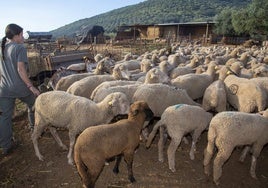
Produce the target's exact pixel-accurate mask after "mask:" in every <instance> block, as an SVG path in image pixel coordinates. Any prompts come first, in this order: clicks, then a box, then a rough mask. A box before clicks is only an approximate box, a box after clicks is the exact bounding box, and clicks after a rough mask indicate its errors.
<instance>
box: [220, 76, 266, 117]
mask: <svg viewBox="0 0 268 188" xmlns="http://www.w3.org/2000/svg"><path fill="white" fill-rule="evenodd" d="M224 83H225V86H226V93H227V101H228V103H229V104H230V105H232V106H233V107H234V108H235V109H237V110H238V111H241V112H254V111H262V110H264V109H265V107H266V100H267V96H266V93H265V92H264V91H263V89H261V87H260V86H259V85H258V84H256V83H254V82H253V81H251V80H249V79H246V78H240V77H238V76H236V75H228V76H227V77H226V78H225V80H224Z"/></svg>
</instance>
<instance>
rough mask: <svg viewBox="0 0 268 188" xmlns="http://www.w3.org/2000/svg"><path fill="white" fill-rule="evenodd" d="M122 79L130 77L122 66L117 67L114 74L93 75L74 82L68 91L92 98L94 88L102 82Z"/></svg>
mask: <svg viewBox="0 0 268 188" xmlns="http://www.w3.org/2000/svg"><path fill="white" fill-rule="evenodd" d="M121 79H129V77H128V74H127V73H126V72H125V70H122V69H120V67H115V68H114V69H113V74H112V75H93V76H88V77H85V78H83V79H81V80H78V81H76V82H74V83H73V84H72V85H71V86H70V87H69V88H68V89H67V91H66V92H68V93H71V94H74V95H78V96H82V97H86V98H89V99H90V96H91V94H92V92H93V90H94V89H95V88H96V87H97V86H98V85H100V84H101V83H103V82H105V81H114V80H121Z"/></svg>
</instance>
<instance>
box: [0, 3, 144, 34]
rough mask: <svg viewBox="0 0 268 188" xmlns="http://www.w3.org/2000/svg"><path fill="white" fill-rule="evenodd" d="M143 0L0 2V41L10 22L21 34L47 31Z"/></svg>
mask: <svg viewBox="0 0 268 188" xmlns="http://www.w3.org/2000/svg"><path fill="white" fill-rule="evenodd" d="M143 1H145V0H11V1H1V11H0V13H1V16H0V37H1V38H0V39H2V38H3V37H4V36H5V28H6V26H7V25H8V24H10V23H15V24H18V25H19V26H21V27H22V28H23V31H24V32H26V31H31V32H49V31H52V30H54V29H57V28H59V27H62V26H64V25H67V24H70V23H72V22H75V21H78V20H80V19H84V18H90V17H92V16H96V15H99V14H102V13H106V12H109V11H111V10H114V9H117V8H122V7H125V6H128V5H135V4H138V3H140V2H143Z"/></svg>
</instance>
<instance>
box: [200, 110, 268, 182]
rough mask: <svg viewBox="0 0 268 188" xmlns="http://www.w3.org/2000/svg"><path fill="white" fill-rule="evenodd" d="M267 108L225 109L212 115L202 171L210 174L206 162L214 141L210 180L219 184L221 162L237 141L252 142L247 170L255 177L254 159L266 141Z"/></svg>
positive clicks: (211, 152) (209, 157)
mask: <svg viewBox="0 0 268 188" xmlns="http://www.w3.org/2000/svg"><path fill="white" fill-rule="evenodd" d="M267 132H268V110H266V111H264V112H263V116H262V115H260V114H250V113H245V112H233V111H226V112H221V113H218V114H217V115H215V116H214V117H213V118H212V120H211V122H210V125H209V130H208V144H207V147H206V149H205V151H204V161H203V165H204V172H205V174H207V175H209V174H210V167H209V163H210V161H211V158H212V156H213V153H214V147H215V145H216V147H217V149H218V153H217V156H216V157H215V159H214V164H213V180H214V182H215V183H216V184H217V185H218V184H219V179H220V177H221V175H222V166H223V164H224V163H225V162H226V161H227V160H228V158H229V157H230V155H231V154H232V151H233V149H234V148H235V147H236V146H240V145H250V146H252V161H251V167H250V174H251V176H252V177H253V178H256V172H255V169H256V161H257V158H258V156H259V154H260V152H261V150H262V148H263V146H264V145H265V144H266V143H268V134H267Z"/></svg>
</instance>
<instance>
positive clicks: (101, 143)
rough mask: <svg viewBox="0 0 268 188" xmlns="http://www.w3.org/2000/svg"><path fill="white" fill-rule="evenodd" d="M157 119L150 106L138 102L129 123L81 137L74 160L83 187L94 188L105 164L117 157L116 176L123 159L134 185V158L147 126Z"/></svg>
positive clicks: (98, 128) (102, 127)
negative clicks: (141, 135) (146, 122)
mask: <svg viewBox="0 0 268 188" xmlns="http://www.w3.org/2000/svg"><path fill="white" fill-rule="evenodd" d="M153 116H154V115H153V112H152V111H151V109H150V108H149V106H148V104H147V103H146V102H144V101H137V102H135V103H133V104H132V105H131V106H130V111H129V113H128V119H122V120H120V121H118V122H116V123H113V124H104V125H98V126H93V127H89V128H87V129H85V130H84V131H83V132H82V133H81V134H80V135H79V136H78V138H77V141H76V144H75V147H74V160H75V164H76V167H77V170H78V173H79V175H80V177H81V179H82V183H83V187H94V186H95V182H96V181H97V178H98V176H99V174H100V173H101V171H102V169H103V167H104V164H105V160H106V159H109V158H111V157H114V156H117V157H116V163H115V166H114V169H113V172H114V173H118V172H119V163H120V161H121V157H122V155H123V156H124V159H125V161H126V163H127V169H128V179H129V180H130V182H132V183H133V182H135V181H136V180H135V178H134V176H133V171H132V163H133V155H134V152H135V149H136V148H137V146H138V145H139V142H140V133H141V130H142V128H143V124H144V122H145V121H147V120H150V119H151V118H153ZM121 154H122V155H121Z"/></svg>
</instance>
